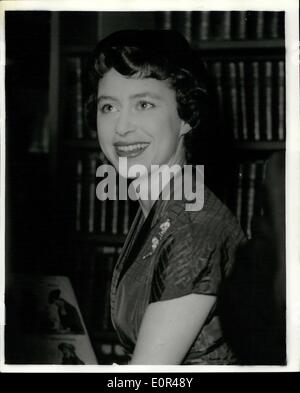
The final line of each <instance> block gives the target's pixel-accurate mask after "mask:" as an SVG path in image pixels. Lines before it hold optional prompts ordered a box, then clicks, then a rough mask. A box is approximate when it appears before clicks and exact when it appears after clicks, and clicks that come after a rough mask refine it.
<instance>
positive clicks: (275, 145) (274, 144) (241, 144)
mask: <svg viewBox="0 0 300 393" xmlns="http://www.w3.org/2000/svg"><path fill="white" fill-rule="evenodd" d="M232 147H233V149H235V150H242V151H243V150H244V151H246V150H247V151H253V152H255V151H257V152H259V151H260V152H261V151H269V152H271V151H278V150H285V141H238V142H233V145H232Z"/></svg>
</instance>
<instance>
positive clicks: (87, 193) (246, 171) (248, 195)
mask: <svg viewBox="0 0 300 393" xmlns="http://www.w3.org/2000/svg"><path fill="white" fill-rule="evenodd" d="M101 162H102V161H101V159H99V154H98V153H95V152H85V153H84V154H81V155H80V156H78V155H77V156H76V159H74V166H76V170H77V175H76V176H75V177H74V180H75V181H74V182H73V184H74V186H73V190H71V193H72V194H73V195H74V199H75V204H74V220H73V224H72V225H73V227H72V228H73V233H74V232H76V233H80V234H81V235H83V234H86V235H89V234H90V235H94V236H97V235H100V234H106V235H112V236H113V235H126V234H127V233H128V231H129V229H130V225H131V223H132V221H133V219H134V216H135V214H136V211H137V208H138V202H137V201H132V200H131V199H127V200H119V199H118V198H119V196H118V180H117V177H116V180H117V182H116V191H117V194H116V197H117V198H116V199H115V200H108V199H107V200H105V201H101V200H99V199H98V198H97V195H96V187H97V182H99V178H97V177H96V169H97V166H98V165H101ZM264 168H265V163H264V161H254V162H250V163H249V162H242V163H240V164H236V168H235V180H234V182H233V183H231V184H229V188H230V190H229V193H228V201H227V203H228V204H229V205H230V207H231V208H232V209H233V211H234V213H235V214H236V216H237V218H238V219H239V220H240V221H241V224H242V226H243V228H244V229H245V231H246V232H247V234H248V235H249V237H250V236H251V220H252V216H253V212H254V210H255V209H256V206H260V200H255V206H254V202H253V200H252V199H253V195H254V193H255V190H256V189H257V190H258V189H260V188H261V186H262V183H263V180H264V170H265V169H264ZM73 175H74V173H73ZM71 176H72V174H71ZM229 188H228V189H229ZM258 196H259V194H257V198H258ZM253 209H254V210H253Z"/></svg>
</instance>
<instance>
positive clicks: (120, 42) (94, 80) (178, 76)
mask: <svg viewBox="0 0 300 393" xmlns="http://www.w3.org/2000/svg"><path fill="white" fill-rule="evenodd" d="M112 68H114V69H115V70H116V71H118V72H119V73H120V74H122V75H124V76H127V77H132V78H155V79H157V80H161V81H166V82H167V83H168V84H169V85H170V87H172V88H173V89H174V90H175V92H176V100H177V109H178V114H179V116H180V118H181V119H182V120H184V121H185V122H186V123H188V124H189V125H190V126H191V128H192V130H191V131H190V132H188V133H187V134H186V135H185V148H186V153H187V158H189V154H188V153H189V152H190V148H192V147H193V145H195V143H194V136H195V133H196V132H197V134H199V133H198V131H199V130H200V131H201V132H200V134H202V139H206V130H207V125H208V124H209V119H208V118H209V117H210V115H209V113H210V98H209V88H208V85H209V76H208V73H207V71H206V67H205V65H204V63H203V62H202V61H201V60H200V59H199V57H198V56H197V55H196V53H195V52H194V51H193V50H192V49H191V48H190V46H189V44H188V42H187V41H186V40H185V38H184V37H183V36H181V35H180V34H179V33H177V32H176V31H171V30H140V31H139V30H124V31H119V32H116V33H113V34H111V35H110V36H108V37H107V38H105V39H104V40H102V41H100V42H99V43H98V45H97V46H96V48H95V51H94V52H93V54H92V57H91V59H90V67H89V69H90V72H89V74H90V82H91V90H92V91H91V95H90V96H89V99H88V100H87V103H86V108H85V113H86V120H87V124H88V126H89V127H90V128H92V129H96V113H97V93H98V83H99V80H100V79H101V78H102V77H103V76H104V74H105V73H106V72H108V71H109V70H110V69H112Z"/></svg>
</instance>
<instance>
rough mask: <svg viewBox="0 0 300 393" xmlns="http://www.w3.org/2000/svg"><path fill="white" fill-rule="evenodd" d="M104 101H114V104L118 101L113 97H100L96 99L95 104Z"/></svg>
mask: <svg viewBox="0 0 300 393" xmlns="http://www.w3.org/2000/svg"><path fill="white" fill-rule="evenodd" d="M104 100H108V101H115V102H117V101H118V99H117V98H116V97H113V96H107V95H101V96H99V97H97V102H100V101H104Z"/></svg>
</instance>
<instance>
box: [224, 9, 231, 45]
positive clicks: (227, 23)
mask: <svg viewBox="0 0 300 393" xmlns="http://www.w3.org/2000/svg"><path fill="white" fill-rule="evenodd" d="M222 16H223V21H222V22H223V26H222V30H223V33H222V35H223V38H222V39H224V40H230V39H231V22H232V21H231V12H230V11H224V12H223V15H222Z"/></svg>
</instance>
